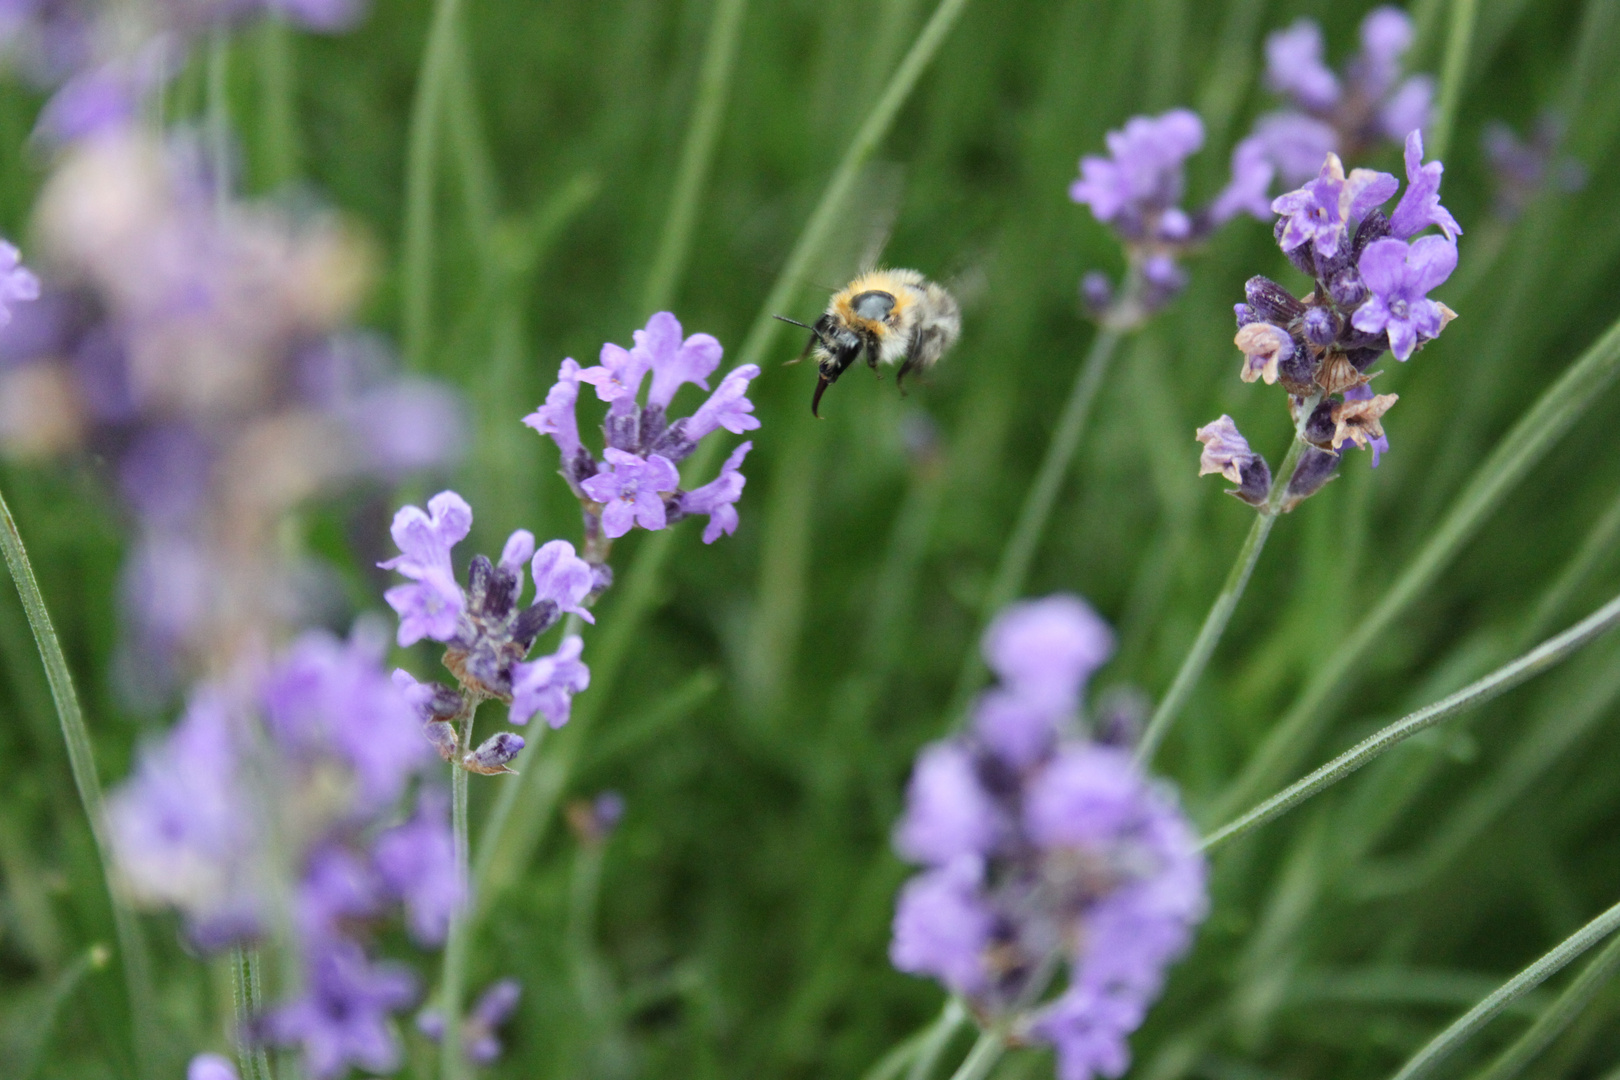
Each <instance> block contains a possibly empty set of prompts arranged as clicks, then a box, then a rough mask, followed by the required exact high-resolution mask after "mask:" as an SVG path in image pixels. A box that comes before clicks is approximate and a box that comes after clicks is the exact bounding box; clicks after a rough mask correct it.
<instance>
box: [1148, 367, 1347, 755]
mask: <svg viewBox="0 0 1620 1080" xmlns="http://www.w3.org/2000/svg"><path fill="white" fill-rule="evenodd" d="M1320 401H1321V395H1316V396H1313V397H1311V398H1310V399H1308V400H1307V401H1306V402H1305V404H1304V405H1302V406H1301V407H1300V409H1299V419H1298V420H1297V421H1296V422H1295V424H1294V441H1293V442H1291V443H1290V444H1289V445H1288V454H1287V455H1286V456H1285V457H1284V458H1283V462H1282V466H1281V467H1280V468H1278V470H1277V474H1276V475H1275V476H1273V477H1272V479H1271V490H1270V491H1268V492H1266V504H1265V505H1264V506H1262V507H1260V512H1259V513H1258V514H1257V515H1255V519H1254V524H1253V525H1252V526H1250V527H1249V535H1248V537H1247V538H1245V539H1244V541H1243V546H1242V547H1241V548H1239V549H1238V556H1237V561H1236V562H1234V563H1233V564H1232V569H1231V570H1230V571H1228V572H1227V575H1226V583H1225V584H1224V585H1222V586H1221V591H1220V594H1219V595H1217V596H1216V597H1215V603H1214V604H1212V605H1210V609H1209V614H1208V615H1206V616H1204V625H1203V626H1202V627H1201V628H1200V629H1199V631H1198V637H1197V638H1195V639H1194V640H1193V644H1192V648H1191V649H1189V650H1187V656H1186V659H1184V660H1182V662H1181V669H1180V670H1179V671H1177V672H1176V677H1175V678H1174V679H1173V680H1171V682H1170V689H1169V690H1166V691H1165V694H1164V700H1162V701H1160V702H1159V707H1158V708H1157V709H1155V710H1154V712H1153V718H1152V719H1151V720H1149V721H1148V726H1147V730H1146V731H1144V732H1143V733H1142V741H1141V742H1139V743H1138V744H1137V746H1136V763H1137V764H1138V765H1140V766H1142V767H1143V768H1146V767H1147V766H1148V765H1149V764H1150V763H1151V762H1152V761H1153V754H1154V752H1155V751H1157V750H1158V748H1159V744H1160V743H1161V742H1163V741H1164V737H1165V735H1166V734H1167V733H1168V732H1169V730H1170V725H1171V724H1173V723H1174V722H1175V719H1176V717H1177V716H1178V715H1179V714H1180V713H1181V709H1182V706H1184V705H1186V704H1187V698H1189V697H1190V696H1192V691H1193V687H1194V686H1196V685H1198V680H1199V679H1200V678H1202V677H1203V674H1204V668H1206V667H1208V666H1209V658H1210V657H1211V656H1213V655H1214V654H1215V646H1216V645H1218V644H1220V640H1221V635H1223V634H1225V633H1226V624H1227V623H1228V622H1230V621H1231V620H1232V612H1233V611H1235V610H1236V609H1237V604H1238V601H1239V600H1241V599H1242V598H1243V590H1244V589H1246V588H1248V587H1249V576H1250V575H1251V574H1253V573H1254V564H1255V563H1257V562H1259V561H1260V552H1261V551H1263V550H1264V549H1265V546H1266V537H1268V536H1270V535H1271V527H1272V526H1273V525H1275V524H1276V523H1277V515H1279V514H1281V513H1282V512H1283V509H1282V506H1283V502H1284V500H1285V499H1287V497H1288V483H1289V481H1291V480H1292V479H1293V478H1294V469H1295V467H1296V466H1298V464H1299V459H1300V458H1301V457H1302V456H1303V455H1304V453H1305V448H1306V446H1308V445H1309V444H1308V443H1306V441H1305V439H1304V434H1305V424H1306V422H1307V421H1309V420H1310V417H1311V413H1312V412H1313V411H1314V410H1315V409H1316V406H1317V403H1318V402H1320Z"/></svg>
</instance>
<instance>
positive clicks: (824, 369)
mask: <svg viewBox="0 0 1620 1080" xmlns="http://www.w3.org/2000/svg"><path fill="white" fill-rule="evenodd" d="M777 318H778V319H781V320H782V321H783V322H787V323H792V324H793V325H794V326H803V327H804V328H805V329H806V330H809V331H810V340H809V342H808V343H806V345H805V347H804V352H802V353H800V354H799V360H803V359H804V358H805V357H806V356H808V355H809V354H810V352H811V350H814V351H815V356H816V367H817V368H818V369H819V370H820V375H821V377H820V379H819V380H818V381H817V382H816V393H815V396H814V397H812V398H811V399H810V413H811V415H813V416H817V417H819V416H820V415H821V414H820V412H818V411H817V410H818V409H819V408H820V407H821V395H822V394H824V393H826V391H827V387H829V386H831V385H832V384H833V383H835V382H837V381H838V376H840V375H842V374H843V373H844V369H845V368H847V367H849V365H851V364H853V363H854V362H855V358H856V357H858V356H859V355H860V354H861V350H863V349H864V350H866V366H867V367H869V368H871V369H872V370H873V371H876V370H877V366H878V365H879V364H899V365H900V371H899V373H898V375H896V377H895V381H896V382H898V383H900V384H901V386H902V388H904V383H905V378H906V376H907V375H908V374H910V373H911V372H913V371H927V370H928V369H929V368H931V367H933V366H934V364H935V363H936V362H938V360H939V358H940V357H941V356H943V355H945V351H946V350H947V349H949V348H950V347H951V346H952V345H954V344H955V343H956V339H957V337H958V336H960V335H961V333H962V310H961V308H959V307H957V304H956V300H955V299H954V298H953V297H952V296H951V294H950V293H948V292H946V291H945V290H944V289H943V288H941V287H940V286H938V285H935V284H934V283H933V282H931V281H929V280H928V279H926V278H924V277H923V276H922V275H921V274H919V273H917V271H915V270H869V271H867V272H866V273H864V274H862V275H861V276H860V277H857V278H856V279H855V280H854V281H852V282H850V283H849V284H848V285H845V286H844V287H843V288H842V289H840V290H839V291H838V292H836V293H834V294H833V297H832V299H831V300H829V301H828V302H827V311H826V313H825V314H824V315H822V316H821V318H819V319H817V320H816V324H815V325H814V326H807V325H806V324H804V323H802V322H799V321H798V320H797V319H789V318H787V317H785V316H782V315H778V316H777ZM793 362H794V363H797V362H798V361H797V360H795V361H793Z"/></svg>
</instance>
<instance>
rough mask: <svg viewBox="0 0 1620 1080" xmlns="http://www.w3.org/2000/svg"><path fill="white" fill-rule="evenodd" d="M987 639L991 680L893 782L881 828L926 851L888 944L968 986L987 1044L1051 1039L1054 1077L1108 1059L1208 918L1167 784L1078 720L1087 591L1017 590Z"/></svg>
mask: <svg viewBox="0 0 1620 1080" xmlns="http://www.w3.org/2000/svg"><path fill="white" fill-rule="evenodd" d="M983 647H984V654H985V660H986V662H987V663H988V664H989V666H990V668H991V670H992V671H994V672H995V674H996V675H997V677H998V678H999V680H1000V682H999V684H998V685H997V686H996V687H995V688H994V689H991V690H988V691H986V692H985V693H984V694H982V695H981V696H980V697H979V699H978V702H977V703H976V704H975V706H974V711H973V720H972V726H971V728H970V730H969V731H968V732H967V733H965V734H963V735H960V736H957V737H954V738H951V739H948V740H945V741H943V742H938V743H934V744H931V745H930V746H927V747H925V748H924V749H923V751H922V752H921V754H920V755H919V757H918V759H917V765H916V769H915V771H914V772H913V774H912V778H911V783H910V786H909V788H908V789H907V794H906V811H905V815H904V817H902V819H901V821H900V824H899V827H898V829H897V831H896V833H895V846H896V847H897V849H898V850H899V851H900V853H901V854H902V855H903V856H905V857H906V858H907V859H908V860H910V861H912V862H917V863H921V864H923V866H924V867H925V869H924V871H923V872H922V873H920V874H919V875H917V876H916V877H914V878H913V879H912V880H911V881H909V882H908V883H907V884H906V886H905V888H904V889H903V890H902V891H901V893H900V897H899V900H898V902H897V906H896V910H895V916H894V941H893V944H892V945H891V946H890V949H889V955H890V957H891V959H892V960H893V961H894V964H895V966H896V967H898V968H900V969H901V970H902V971H909V972H912V973H914V974H919V975H931V976H933V977H934V978H937V979H939V980H940V981H941V982H942V983H943V984H944V985H945V986H946V987H947V988H949V989H950V990H951V991H952V993H954V994H958V995H960V996H961V997H962V998H964V999H965V1000H966V1001H967V1002H968V1004H969V1007H970V1008H971V1009H972V1011H973V1014H974V1016H975V1017H976V1018H977V1020H978V1022H979V1023H980V1024H981V1025H982V1026H983V1027H984V1028H985V1031H986V1039H987V1040H988V1041H987V1043H986V1045H987V1046H995V1047H997V1048H999V1047H1002V1046H1005V1044H1006V1043H1007V1042H1008V1041H1014V1042H1020V1041H1029V1040H1033V1041H1037V1042H1044V1043H1049V1044H1051V1045H1053V1046H1055V1047H1056V1049H1057V1057H1058V1074H1059V1075H1060V1076H1061V1077H1063V1080H1089V1078H1091V1077H1093V1076H1118V1075H1120V1074H1122V1073H1123V1072H1124V1071H1125V1069H1126V1068H1127V1067H1128V1066H1129V1064H1130V1050H1129V1048H1128V1046H1127V1043H1126V1039H1127V1038H1128V1036H1129V1035H1130V1034H1131V1032H1132V1031H1134V1030H1135V1029H1136V1028H1137V1027H1139V1026H1140V1025H1141V1023H1142V1021H1143V1019H1144V1018H1145V1017H1146V1015H1147V1009H1148V1006H1149V1005H1151V1004H1152V1002H1153V1000H1154V999H1155V998H1156V997H1157V996H1158V994H1159V991H1160V989H1161V987H1162V986H1163V982H1164V972H1165V969H1166V968H1167V967H1168V966H1169V965H1170V963H1172V962H1173V961H1174V960H1175V959H1176V958H1177V957H1179V956H1180V955H1181V954H1182V953H1183V952H1184V951H1185V950H1186V949H1187V946H1188V944H1189V942H1190V940H1191V936H1192V931H1193V928H1194V927H1196V926H1197V924H1198V923H1199V922H1201V921H1202V920H1203V918H1204V915H1205V913H1206V910H1207V907H1208V904H1207V900H1206V898H1205V885H1204V878H1205V867H1204V862H1203V859H1202V857H1201V856H1200V855H1199V854H1198V853H1197V845H1196V839H1195V836H1194V833H1193V831H1192V828H1191V826H1190V825H1189V823H1188V822H1187V820H1186V818H1185V817H1184V816H1183V815H1182V813H1181V811H1180V808H1179V807H1178V806H1177V804H1176V800H1175V796H1174V794H1173V792H1172V791H1171V790H1170V789H1169V788H1168V787H1167V786H1165V785H1161V784H1158V783H1155V782H1154V781H1152V780H1150V779H1148V778H1147V777H1145V776H1143V775H1142V773H1141V772H1140V771H1139V769H1138V767H1137V765H1136V764H1135V762H1133V761H1132V759H1131V753H1130V749H1129V747H1127V746H1120V745H1113V744H1110V743H1109V742H1107V741H1103V740H1101V739H1099V738H1096V737H1087V731H1086V726H1085V724H1084V722H1083V720H1082V717H1083V704H1084V699H1085V688H1086V682H1087V680H1088V679H1089V678H1090V676H1091V674H1092V673H1093V672H1094V671H1095V670H1096V669H1097V668H1098V667H1100V666H1101V665H1102V664H1103V663H1104V662H1105V661H1106V660H1107V659H1108V657H1109V655H1110V654H1111V653H1112V652H1113V648H1114V643H1113V635H1112V633H1111V632H1110V631H1109V629H1108V627H1107V625H1106V624H1105V623H1104V622H1103V621H1102V619H1100V618H1099V617H1098V616H1097V615H1096V613H1095V612H1093V611H1092V610H1091V608H1090V607H1089V606H1088V605H1087V604H1086V603H1085V602H1084V601H1083V600H1080V599H1079V598H1078V597H1074V596H1068V595H1056V596H1050V597H1047V598H1045V599H1042V600H1037V601H1026V602H1022V603H1018V604H1013V605H1011V606H1009V607H1008V608H1007V609H1006V610H1004V611H1003V612H1002V613H1001V614H1000V615H998V616H997V618H996V620H995V621H994V622H992V623H991V625H990V627H989V629H988V630H987V631H986V633H985V636H984V646H983ZM1097 734H1098V735H1102V734H1104V733H1102V732H1099V733H1097ZM1063 965H1066V966H1067V969H1068V971H1067V980H1066V983H1067V985H1066V986H1064V987H1063V988H1061V989H1060V990H1059V991H1058V992H1057V993H1056V995H1055V996H1052V997H1051V998H1050V999H1048V992H1049V989H1050V986H1051V984H1052V983H1053V981H1054V978H1055V976H1056V974H1057V970H1058V968H1059V967H1060V966H1063ZM979 1075H983V1073H982V1072H981V1073H980V1074H979Z"/></svg>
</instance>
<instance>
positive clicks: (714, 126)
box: [641, 0, 748, 311]
mask: <svg viewBox="0 0 1620 1080" xmlns="http://www.w3.org/2000/svg"><path fill="white" fill-rule="evenodd" d="M747 9H748V0H716V4H715V10H714V14H713V15H712V16H710V19H711V21H710V23H709V39H708V41H707V43H705V45H704V47H703V67H702V68H701V69H700V71H699V72H698V86H697V101H696V103H695V104H694V105H693V106H692V120H691V122H690V123H689V124H688V125H687V128H686V141H685V142H684V143H683V144H682V146H681V163H680V165H679V166H678V167H677V168H676V171H675V190H674V192H673V193H672V194H671V195H670V200H669V213H668V214H666V215H665V217H664V232H663V235H662V236H660V237H659V239H658V252H657V254H656V255H654V256H653V262H652V270H651V271H650V272H649V273H648V274H647V285H646V288H645V289H644V290H643V291H642V294H641V307H642V310H644V311H659V310H662V309H664V308H666V307H668V306H669V305H670V303H671V302H672V301H673V300H674V299H675V283H676V282H677V281H679V280H680V279H681V276H682V274H683V272H684V271H685V269H686V263H687V258H688V256H690V254H691V251H692V233H693V230H694V229H695V228H696V227H697V211H698V203H699V201H700V197H701V196H702V194H703V186H704V184H705V183H706V182H707V180H708V178H709V167H710V166H711V165H712V164H713V162H714V148H715V146H716V144H717V143H718V142H719V139H720V119H721V117H722V116H723V115H724V114H725V109H726V98H727V97H728V96H729V93H730V89H731V75H732V72H733V71H734V70H735V69H736V66H737V41H738V39H739V38H740V37H741V36H742V33H741V32H742V23H743V13H744V12H745V11H747Z"/></svg>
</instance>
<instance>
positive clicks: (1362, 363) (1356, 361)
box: [1344, 334, 1389, 372]
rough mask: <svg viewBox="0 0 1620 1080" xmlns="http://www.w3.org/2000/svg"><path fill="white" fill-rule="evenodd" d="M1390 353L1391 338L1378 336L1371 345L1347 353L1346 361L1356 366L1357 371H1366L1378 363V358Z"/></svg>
mask: <svg viewBox="0 0 1620 1080" xmlns="http://www.w3.org/2000/svg"><path fill="white" fill-rule="evenodd" d="M1388 351H1389V337H1388V336H1387V335H1384V334H1378V335H1376V336H1375V337H1374V338H1373V343H1372V344H1371V345H1364V346H1361V347H1359V348H1354V349H1351V350H1349V351H1348V352H1346V353H1345V354H1344V355H1345V359H1347V360H1349V361H1350V363H1351V364H1352V365H1354V367H1355V369H1356V370H1357V371H1363V372H1364V371H1366V370H1367V369H1368V368H1370V367H1372V366H1373V364H1375V363H1377V362H1378V358H1379V357H1380V356H1383V355H1384V354H1385V353H1386V352H1388Z"/></svg>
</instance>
